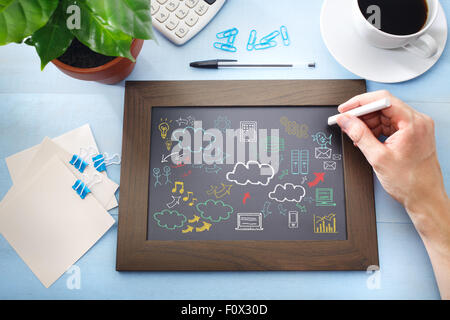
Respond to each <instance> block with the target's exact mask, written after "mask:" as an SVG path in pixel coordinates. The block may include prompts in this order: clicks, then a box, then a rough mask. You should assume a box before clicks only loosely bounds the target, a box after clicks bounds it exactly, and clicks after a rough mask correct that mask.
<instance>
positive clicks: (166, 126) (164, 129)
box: [158, 118, 172, 140]
mask: <svg viewBox="0 0 450 320" xmlns="http://www.w3.org/2000/svg"><path fill="white" fill-rule="evenodd" d="M160 121H161V122H160V123H159V125H158V130H159V132H160V133H161V138H162V139H163V140H165V139H166V137H167V133H168V132H169V130H170V123H172V120H167V118H165V119H162V118H161V120H160Z"/></svg>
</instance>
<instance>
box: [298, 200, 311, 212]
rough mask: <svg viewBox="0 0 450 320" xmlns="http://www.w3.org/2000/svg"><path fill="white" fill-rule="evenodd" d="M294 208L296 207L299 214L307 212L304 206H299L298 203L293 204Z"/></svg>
mask: <svg viewBox="0 0 450 320" xmlns="http://www.w3.org/2000/svg"><path fill="white" fill-rule="evenodd" d="M295 206H296V207H297V208H299V209H300V212H301V213H306V212H308V211H307V210H306V206H303V205H301V204H300V203H298V202H297V203H296V204H295Z"/></svg>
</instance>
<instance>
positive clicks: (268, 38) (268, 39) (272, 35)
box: [259, 30, 280, 43]
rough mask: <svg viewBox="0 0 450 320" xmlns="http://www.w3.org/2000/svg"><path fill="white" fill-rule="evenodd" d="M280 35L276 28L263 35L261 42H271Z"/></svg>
mask: <svg viewBox="0 0 450 320" xmlns="http://www.w3.org/2000/svg"><path fill="white" fill-rule="evenodd" d="M279 35H280V32H279V31H278V30H275V31H274V32H271V33H269V34H268V35H267V36H265V37H262V38H261V40H260V41H259V42H260V43H266V42H271V41H272V40H273V39H275V38H276V37H278V36H279Z"/></svg>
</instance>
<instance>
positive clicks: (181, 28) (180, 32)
mask: <svg viewBox="0 0 450 320" xmlns="http://www.w3.org/2000/svg"><path fill="white" fill-rule="evenodd" d="M188 31H189V28H188V27H187V26H186V25H185V24H184V23H181V24H180V26H179V27H178V28H177V30H176V31H175V34H176V35H177V36H178V37H179V38H183V37H184V36H185V35H186V34H187V33H188Z"/></svg>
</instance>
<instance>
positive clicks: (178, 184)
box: [172, 181, 184, 194]
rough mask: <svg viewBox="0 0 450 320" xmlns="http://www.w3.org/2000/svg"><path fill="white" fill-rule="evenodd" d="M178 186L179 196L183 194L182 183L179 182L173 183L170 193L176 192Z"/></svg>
mask: <svg viewBox="0 0 450 320" xmlns="http://www.w3.org/2000/svg"><path fill="white" fill-rule="evenodd" d="M178 186H180V194H183V193H184V182H181V181H175V185H174V187H173V188H172V193H175V192H177V190H178Z"/></svg>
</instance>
